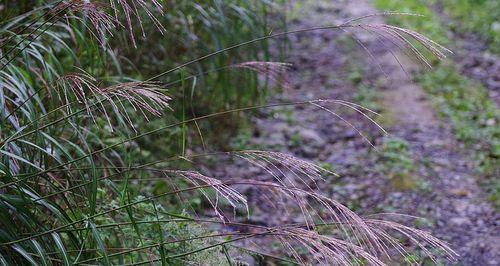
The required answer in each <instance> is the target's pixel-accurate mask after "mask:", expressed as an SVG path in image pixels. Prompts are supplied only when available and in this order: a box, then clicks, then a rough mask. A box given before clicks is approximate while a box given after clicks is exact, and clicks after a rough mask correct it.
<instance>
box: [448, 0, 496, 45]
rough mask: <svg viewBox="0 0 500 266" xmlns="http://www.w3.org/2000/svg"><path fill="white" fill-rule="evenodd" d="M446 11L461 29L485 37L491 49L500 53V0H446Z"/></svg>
mask: <svg viewBox="0 0 500 266" xmlns="http://www.w3.org/2000/svg"><path fill="white" fill-rule="evenodd" d="M441 5H442V6H443V8H444V12H445V13H446V14H448V15H449V16H450V17H451V18H454V19H455V20H456V21H459V22H457V23H456V24H457V25H450V27H456V28H458V29H459V30H462V31H467V32H471V33H476V34H479V35H481V36H482V37H484V38H485V39H486V41H487V44H488V47H489V49H490V50H491V51H492V52H494V53H496V54H500V2H499V1H497V0H444V1H442V3H441Z"/></svg>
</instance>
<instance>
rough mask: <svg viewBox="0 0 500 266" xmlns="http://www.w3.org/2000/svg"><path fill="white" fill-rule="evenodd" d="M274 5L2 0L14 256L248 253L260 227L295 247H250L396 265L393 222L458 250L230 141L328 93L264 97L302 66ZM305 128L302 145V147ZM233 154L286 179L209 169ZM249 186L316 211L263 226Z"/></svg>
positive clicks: (9, 247) (1, 68) (104, 260)
mask: <svg viewBox="0 0 500 266" xmlns="http://www.w3.org/2000/svg"><path fill="white" fill-rule="evenodd" d="M278 2H279V1H278ZM275 4H276V3H275V2H272V1H267V0H252V1H247V0H233V1H222V0H214V1H209V0H204V1H195V2H193V1H188V0H182V1H160V0H149V1H143V0H127V1H124V0H108V1H104V0H102V1H97V0H96V1H80V0H68V1H42V0H40V1H16V2H9V3H7V4H2V5H1V8H0V17H2V21H1V23H0V39H1V40H2V42H1V44H0V45H1V47H0V51H1V54H0V106H1V108H0V129H1V130H0V153H1V158H0V265H11V264H13V265H25V264H31V265H89V264H90V265H94V264H99V265H115V264H118V265H142V264H161V265H192V264H209V265H235V264H236V265H239V264H240V261H238V259H237V257H238V255H240V254H241V253H242V252H241V249H244V248H239V247H237V246H235V245H234V243H235V242H238V241H240V242H243V240H246V239H248V238H256V237H259V238H264V237H267V238H271V239H272V241H274V242H277V243H280V244H281V248H282V249H287V250H288V251H289V253H288V254H289V256H288V257H286V258H285V259H282V258H279V257H276V256H275V255H274V254H270V255H268V254H261V253H260V252H262V251H248V252H249V253H251V254H252V255H254V254H257V255H258V256H263V257H264V256H265V257H266V258H270V259H272V260H277V261H288V260H289V259H290V257H292V259H294V260H295V261H298V262H315V260H317V261H318V263H319V264H325V265H331V264H347V265H350V264H351V263H352V262H360V263H361V262H365V261H366V264H376V265H383V263H382V261H380V260H379V258H378V257H377V256H379V255H380V254H387V253H386V250H385V248H386V247H388V246H392V247H393V248H396V249H398V250H401V248H402V247H403V245H401V244H399V243H397V239H396V238H392V237H390V234H391V233H392V232H395V233H400V234H401V235H405V236H409V237H408V241H409V242H411V243H413V245H418V246H422V245H423V244H422V243H425V245H426V246H428V247H429V249H430V250H433V249H436V248H437V249H440V250H442V251H443V252H444V253H446V256H447V257H448V258H449V259H453V258H454V256H455V255H454V253H453V251H452V250H451V249H450V248H449V247H448V246H447V245H446V244H445V243H444V242H441V241H439V240H438V239H436V238H433V237H430V236H429V234H427V233H425V232H422V231H419V230H418V229H413V228H408V227H405V226H402V225H400V224H398V223H396V222H393V221H386V220H379V219H378V218H374V219H366V220H365V219H362V218H361V217H359V216H357V215H356V214H355V213H353V212H351V211H350V210H348V209H347V208H345V207H344V206H343V205H341V204H340V203H338V202H337V201H336V200H334V199H332V198H330V197H326V196H323V195H320V194H319V193H317V192H316V191H315V190H314V189H313V188H312V187H311V184H315V182H316V181H319V180H321V179H322V178H323V177H324V176H325V175H327V174H329V175H333V173H331V172H329V171H328V169H324V168H321V167H319V166H317V165H316V164H313V163H311V162H308V161H304V160H302V159H298V158H296V157H294V156H291V155H289V154H285V153H280V152H274V151H259V150H243V151H233V150H230V149H226V148H228V146H229V148H234V147H235V146H236V147H243V146H246V144H247V142H248V139H249V138H250V137H251V135H250V134H246V135H243V136H242V138H241V139H240V140H238V139H236V140H235V141H234V142H233V143H232V142H231V141H229V139H230V136H231V135H232V132H235V131H237V129H238V126H239V125H240V124H239V120H238V119H237V118H241V114H240V113H242V112H244V111H246V112H250V111H252V110H256V109H259V108H265V107H276V106H285V105H286V106H291V105H298V104H302V105H304V104H310V105H314V106H316V107H323V106H322V105H320V104H324V103H328V100H324V99H322V100H315V101H306V102H298V103H283V104H274V105H258V104H259V103H260V102H261V101H262V99H263V98H264V97H265V93H264V91H265V89H266V88H268V86H267V85H269V84H273V85H274V83H277V84H278V85H279V76H280V73H281V72H282V71H284V70H286V69H287V67H288V65H287V64H283V63H280V62H272V61H271V60H272V59H271V57H270V52H269V49H268V43H267V40H268V39H271V38H273V37H283V36H286V35H287V34H289V33H290V32H286V31H283V32H281V33H278V34H273V33H272V29H273V26H272V25H275V24H277V25H279V26H281V27H282V28H286V25H282V22H281V21H280V15H281V14H280V13H277V11H276V9H275V7H276V5H275ZM269 18H273V20H272V21H269V20H270V19H269ZM341 27H344V26H331V27H329V28H328V29H329V30H333V29H337V30H338V29H339V28H341ZM345 27H347V26H345ZM349 27H350V26H349ZM313 29H314V28H307V29H302V30H299V31H302V32H306V31H311V30H313ZM325 29H326V28H323V30H325ZM314 30H317V29H314ZM399 30H400V31H401V29H399ZM296 32H298V31H296ZM296 32H295V33H296ZM396 32H397V31H396ZM418 37H419V36H418V35H413V36H410V38H413V40H418ZM243 46H244V47H243ZM242 48H244V49H242ZM427 48H429V49H430V50H433V49H434V52H436V50H439V49H438V48H436V47H433V46H432V45H430V46H428V47H427ZM263 88H264V90H263ZM337 103H341V104H343V105H346V106H348V107H351V108H354V109H356V110H357V108H355V107H356V105H350V104H348V103H347V102H343V101H337ZM240 107H243V108H240ZM322 110H325V111H329V110H328V109H327V108H326V107H325V108H322ZM286 112H287V111H285V113H284V114H283V115H284V116H285V117H286V116H287V114H286ZM289 118H290V119H288V120H289V122H290V123H291V122H293V121H292V120H291V117H289ZM209 119H212V120H210V121H208V120H209ZM243 125H245V124H244V123H243ZM299 137H300V136H299ZM299 137H294V139H292V142H295V143H294V144H295V145H304V143H302V142H303V141H302V139H301V138H299ZM207 141H212V143H215V145H211V146H212V147H208V148H207V147H206V146H205V144H206V142H207ZM196 144H200V145H196ZM231 146H232V147H231ZM214 147H215V149H214ZM219 148H221V149H220V150H222V151H220V152H214V150H218V149H219ZM228 150H229V151H228ZM393 150H395V151H393ZM398 151H403V152H405V146H404V143H403V144H401V143H399V142H397V141H396V142H389V143H388V145H387V150H386V153H385V156H386V157H385V158H386V159H387V160H388V161H390V162H391V164H392V165H393V166H395V167H399V166H401V167H402V168H401V169H403V168H404V169H406V168H405V167H406V165H407V164H408V162H407V161H406V160H407V159H406V157H405V156H406V155H403V157H401V158H399V157H397V155H394V154H393V153H394V152H398ZM223 156H226V157H229V158H230V159H233V160H235V161H236V160H239V163H241V165H243V166H244V167H249V168H250V167H253V168H259V169H260V170H262V171H264V172H265V173H268V174H269V175H270V177H271V180H272V181H268V180H266V181H265V182H264V181H262V180H260V179H258V180H257V179H252V178H251V177H250V178H248V177H246V176H228V177H220V176H207V175H208V173H210V171H201V170H200V171H198V170H199V169H203V168H204V166H205V165H206V164H208V163H213V164H217V163H228V162H229V158H228V159H227V160H226V159H225V160H220V158H221V157H223ZM207 161H208V162H207ZM398 169H399V168H398ZM404 169H403V170H401V171H406V170H404ZM202 172H203V173H202ZM204 173H206V174H207V175H205V174H204ZM230 174H232V173H230ZM287 177H288V178H287ZM285 179H286V180H285ZM299 186H300V187H301V188H299ZM241 187H250V188H252V189H255V190H256V191H258V193H259V194H257V195H256V196H257V198H263V199H265V200H267V201H268V203H271V204H269V205H272V206H273V207H274V208H275V209H273V211H275V210H276V211H285V210H286V211H287V210H288V207H289V206H288V205H290V202H293V203H294V204H295V205H292V206H291V207H292V208H296V209H297V210H299V211H300V213H301V214H302V215H303V216H302V217H303V218H304V222H303V223H302V224H281V223H282V222H283V221H281V220H279V221H278V222H277V224H274V223H272V222H271V221H270V223H269V224H267V223H265V224H263V225H260V224H257V223H253V221H251V220H250V216H251V215H252V214H253V213H252V212H251V211H250V209H249V206H248V205H249V202H248V201H247V199H246V198H245V197H244V195H242V194H241V192H240V191H239V190H238V189H240V188H241ZM200 211H201V212H203V213H202V214H201V215H196V213H197V212H200ZM236 217H241V220H239V219H236ZM245 219H246V220H245ZM316 223H318V224H321V223H328V225H329V226H331V227H332V228H333V229H332V230H331V234H329V235H326V234H321V235H320V234H319V233H318V232H317V231H316V230H315V226H313V225H315V224H316ZM274 242H273V243H274ZM374 243H377V245H376V246H378V247H380V250H379V248H377V249H373V246H374V245H373V244H374ZM406 245H407V243H405V246H406ZM422 250H423V252H425V253H426V255H427V256H430V257H432V254H431V253H428V252H427V249H422ZM290 254H291V255H290ZM303 254H306V255H308V257H310V258H305V256H303ZM235 257H236V259H235Z"/></svg>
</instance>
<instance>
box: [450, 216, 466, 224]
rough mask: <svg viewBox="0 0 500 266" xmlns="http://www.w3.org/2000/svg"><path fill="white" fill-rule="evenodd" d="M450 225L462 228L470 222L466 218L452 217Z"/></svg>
mask: <svg viewBox="0 0 500 266" xmlns="http://www.w3.org/2000/svg"><path fill="white" fill-rule="evenodd" d="M450 223H451V224H453V225H456V226H463V225H466V224H470V221H469V219H468V218H466V217H453V218H451V219H450Z"/></svg>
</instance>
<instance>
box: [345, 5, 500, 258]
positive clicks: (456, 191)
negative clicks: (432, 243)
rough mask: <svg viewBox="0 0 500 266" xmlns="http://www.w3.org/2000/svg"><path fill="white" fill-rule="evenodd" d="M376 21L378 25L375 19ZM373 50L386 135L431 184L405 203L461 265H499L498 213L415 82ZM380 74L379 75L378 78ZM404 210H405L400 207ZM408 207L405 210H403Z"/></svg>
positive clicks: (361, 9)
mask: <svg viewBox="0 0 500 266" xmlns="http://www.w3.org/2000/svg"><path fill="white" fill-rule="evenodd" d="M346 12H347V13H351V14H353V15H355V16H359V15H366V14H370V13H374V12H376V10H375V9H374V8H373V7H372V6H371V5H370V2H369V1H366V0H356V1H350V4H349V5H347V8H346ZM378 20H379V21H377V22H382V21H380V19H378ZM373 38H374V37H372V39H370V37H366V38H365V39H366V40H365V42H366V43H368V44H367V45H368V47H376V46H377V42H375V40H374V39H373ZM373 50H375V51H377V52H376V54H375V56H376V57H377V58H381V60H380V61H381V64H382V67H383V69H384V71H385V72H386V73H387V74H388V76H389V79H385V82H383V86H382V87H383V88H384V90H383V92H382V94H383V104H384V105H385V106H387V109H388V111H389V112H390V113H393V114H397V115H393V117H396V120H397V121H396V123H395V126H394V127H393V128H392V130H391V133H392V134H394V135H396V136H398V137H401V138H403V139H405V140H408V141H410V147H411V151H412V154H413V156H414V157H415V160H416V161H417V162H424V161H427V162H429V163H428V164H427V165H426V166H425V167H422V169H421V171H422V172H424V173H425V172H427V173H425V174H424V176H426V177H427V178H428V180H429V181H430V184H431V186H432V191H431V192H430V194H429V195H419V196H418V197H419V198H418V199H415V200H412V199H411V197H410V198H408V199H407V200H405V201H406V203H405V204H408V205H413V206H414V207H413V208H412V209H413V210H417V211H418V212H419V213H422V212H421V211H419V210H418V209H420V210H422V209H426V210H427V215H424V217H428V218H431V219H433V220H435V225H434V226H433V228H432V230H433V231H434V232H435V233H436V234H439V235H440V236H441V237H442V238H444V239H447V240H448V241H450V243H451V244H452V245H453V246H454V248H455V249H456V250H457V251H458V252H459V253H460V254H461V256H462V258H461V259H460V262H461V263H463V264H466V265H498V264H499V263H500V260H499V259H500V257H499V256H500V248H499V246H498V244H497V243H498V241H500V234H499V230H498V227H497V226H498V224H497V223H498V218H499V217H498V215H497V214H496V213H495V210H494V209H493V208H492V207H491V206H490V204H489V203H488V202H487V200H486V196H485V194H484V192H483V191H482V190H481V188H480V187H479V186H478V185H477V184H476V178H475V177H474V176H473V169H470V167H468V165H467V158H468V157H467V155H466V154H465V153H464V151H462V150H460V148H459V147H460V146H461V145H460V143H457V141H456V140H455V138H454V137H453V135H452V133H451V130H450V128H449V127H447V126H446V125H445V123H446V122H445V121H440V120H438V119H437V118H436V116H435V115H434V112H433V111H432V108H431V105H430V104H429V102H428V101H427V100H426V98H427V96H426V95H425V93H424V92H423V90H422V88H420V87H419V86H418V85H416V84H412V83H411V82H409V81H408V78H407V77H406V74H405V73H404V71H403V70H402V69H401V67H400V65H399V63H398V62H397V61H396V60H394V59H393V57H392V55H391V54H390V53H388V52H387V51H386V52H383V51H382V52H380V51H379V50H380V49H376V48H374V49H373ZM397 56H398V57H399V58H404V56H403V55H402V53H399V54H397ZM402 61H403V62H402V63H403V65H404V66H405V68H407V71H408V70H409V71H410V72H411V71H412V70H416V69H418V66H416V65H415V64H414V63H412V62H410V61H408V60H402ZM379 75H380V74H379ZM401 207H403V208H404V206H401ZM405 209H408V208H405Z"/></svg>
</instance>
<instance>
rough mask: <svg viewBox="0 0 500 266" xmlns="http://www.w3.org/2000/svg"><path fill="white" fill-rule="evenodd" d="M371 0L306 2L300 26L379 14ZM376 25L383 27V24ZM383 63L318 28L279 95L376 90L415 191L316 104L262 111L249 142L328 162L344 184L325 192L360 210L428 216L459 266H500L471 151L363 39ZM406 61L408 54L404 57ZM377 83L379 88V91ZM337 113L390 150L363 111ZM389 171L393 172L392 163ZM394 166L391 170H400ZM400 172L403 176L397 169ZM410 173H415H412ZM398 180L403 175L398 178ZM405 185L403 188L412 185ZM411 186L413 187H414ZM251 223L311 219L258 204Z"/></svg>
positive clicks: (222, 171) (296, 55) (224, 170)
mask: <svg viewBox="0 0 500 266" xmlns="http://www.w3.org/2000/svg"><path fill="white" fill-rule="evenodd" d="M374 12H376V10H375V9H374V8H373V5H372V4H371V3H370V2H369V1H367V0H350V1H348V0H336V1H328V0H324V1H304V2H302V4H301V9H300V12H297V11H294V12H292V21H291V23H290V25H289V27H290V28H291V29H295V28H305V27H312V26H318V25H325V24H337V23H339V22H340V21H342V20H344V19H346V18H350V17H355V16H361V15H366V14H370V13H374ZM376 22H382V20H381V19H380V18H378V19H377V21H376ZM357 37H358V38H359V40H361V41H362V42H363V43H364V44H365V45H366V46H367V48H368V49H369V50H370V51H372V54H373V56H374V57H375V58H377V60H376V62H378V64H380V65H381V67H382V69H383V71H384V72H385V73H386V74H387V75H388V76H389V78H386V77H385V75H384V73H383V72H382V71H380V69H379V68H378V67H377V63H375V62H373V60H370V56H368V55H367V54H366V53H365V52H364V51H363V49H361V48H359V47H356V51H354V50H353V48H352V47H351V46H350V45H347V44H349V43H350V44H351V45H352V43H353V42H349V40H348V38H346V36H345V35H342V32H334V31H315V32H308V33H305V34H301V35H294V36H290V42H291V44H292V49H291V51H290V53H289V55H288V58H287V60H286V61H287V62H290V63H292V64H293V65H294V68H293V70H292V71H291V73H290V74H289V76H290V84H291V88H290V89H288V90H286V91H284V92H283V93H282V94H279V95H276V96H274V97H273V99H272V101H273V102H280V101H287V102H289V101H303V100H305V99H318V98H335V99H343V100H348V101H356V100H357V97H358V93H357V88H356V87H357V85H355V84H353V82H352V80H353V79H361V80H358V81H356V84H367V86H368V87H369V89H373V90H375V89H377V88H376V87H378V88H379V89H378V90H379V91H378V92H377V95H378V97H377V98H378V100H377V101H378V103H377V104H379V105H381V106H382V107H383V108H382V112H383V115H385V116H388V117H391V118H392V120H393V121H392V122H391V123H390V125H391V126H390V128H388V130H389V131H390V134H391V136H392V137H399V138H401V139H403V140H405V141H406V142H408V143H409V148H408V151H407V154H408V155H407V156H408V157H409V158H408V160H410V161H411V164H413V165H412V166H411V168H412V170H411V171H409V172H408V173H409V174H410V175H411V178H410V179H411V182H410V185H403V188H401V186H397V185H395V183H394V177H395V176H397V174H398V172H397V171H394V169H393V170H391V171H389V172H390V173H391V175H392V176H388V174H387V173H388V172H387V171H385V170H384V169H381V168H380V165H389V163H388V160H387V159H384V157H383V156H381V154H380V153H378V152H376V151H375V150H374V149H373V148H372V147H371V146H370V145H369V144H368V143H367V141H366V140H364V139H363V138H362V137H360V136H359V135H358V134H357V132H356V130H354V129H353V128H351V127H349V126H346V124H345V123H343V122H342V121H339V119H336V118H335V117H333V116H332V115H331V114H330V113H327V112H321V111H320V110H318V108H315V107H314V106H297V107H287V108H277V109H274V110H272V111H263V112H262V113H260V115H259V116H258V117H256V118H255V119H254V122H255V130H254V132H253V134H252V137H251V138H250V139H249V143H247V144H248V146H257V147H259V148H260V149H267V150H277V151H282V152H288V153H291V154H294V155H295V156H297V157H300V158H304V159H307V160H310V161H313V162H318V163H326V164H328V165H330V166H331V167H332V168H333V169H334V170H335V171H336V172H337V173H339V174H340V177H339V178H331V179H329V180H327V182H326V183H325V184H322V185H320V186H319V189H320V190H321V192H322V193H323V194H325V195H327V196H331V197H333V198H335V199H337V200H339V201H341V202H343V203H345V204H346V205H347V206H348V207H350V208H351V209H354V210H355V211H357V212H358V213H361V214H372V213H376V212H398V213H404V214H411V215H416V216H420V217H423V218H426V219H427V222H424V223H422V222H420V221H415V222H414V224H410V225H412V226H418V227H421V228H424V229H427V230H430V231H432V233H433V234H435V235H436V236H438V237H440V238H442V239H444V240H446V241H449V242H450V244H451V246H452V247H453V248H454V249H456V251H457V252H458V253H460V255H461V258H460V262H459V265H498V264H500V250H499V245H498V243H499V242H500V236H499V230H497V229H498V227H497V226H498V224H497V223H498V220H499V218H500V217H499V216H498V215H497V214H496V213H495V211H494V209H493V208H492V207H491V206H490V205H489V203H488V202H487V200H486V198H485V195H484V193H483V191H482V190H481V189H480V188H479V187H478V185H477V184H476V182H475V177H474V176H473V174H472V173H473V169H470V165H471V164H470V163H468V160H467V158H468V157H467V155H466V154H465V153H464V151H462V150H461V149H460V145H459V143H457V141H456V140H455V138H454V137H453V135H452V133H451V129H450V128H449V127H448V126H446V122H443V121H441V120H439V119H438V118H437V116H436V115H435V114H434V111H433V109H432V106H431V104H430V103H429V102H428V101H427V97H428V96H427V95H426V94H425V92H424V91H423V90H422V89H421V88H420V87H419V86H418V85H416V84H413V83H411V82H410V81H409V79H408V77H407V76H406V74H405V72H404V71H403V70H402V69H401V68H400V66H399V64H398V63H397V61H395V60H394V58H393V56H392V55H391V53H390V52H389V51H387V50H386V49H383V47H380V43H379V42H378V41H377V40H376V37H374V36H373V35H370V34H366V33H359V34H358V35H357ZM401 58H403V57H401ZM403 64H405V66H406V70H407V71H410V72H411V71H414V70H417V69H418V67H416V66H415V65H414V63H412V62H411V61H408V60H404V62H403ZM353 66H356V67H357V68H360V69H361V70H362V71H363V73H364V74H365V77H355V78H353V77H352V75H351V74H352V73H350V72H348V71H347V70H348V69H352V67H353ZM371 86H372V87H371ZM331 108H337V109H333V110H335V112H336V113H338V114H340V115H341V116H342V117H343V118H344V119H346V120H347V121H349V122H351V123H353V125H354V126H355V127H356V128H357V129H359V130H361V131H363V132H365V133H366V136H367V138H368V139H369V140H370V141H372V142H373V143H374V144H375V145H376V146H377V147H379V148H382V149H383V143H384V134H382V132H380V131H379V130H377V127H376V126H375V125H374V124H373V123H371V122H370V121H368V120H367V119H364V118H363V117H362V116H360V115H359V114H355V113H353V112H348V111H346V110H345V108H339V107H335V106H331ZM219 165H224V166H218V167H215V169H212V172H213V174H214V175H216V176H241V177H245V176H248V177H250V176H251V177H255V176H256V175H259V174H262V170H260V169H258V168H248V167H242V166H241V165H234V164H233V165H230V164H219ZM388 167H392V168H394V166H391V165H389V166H388ZM392 168H391V169H392ZM398 171H399V170H398ZM408 173H406V174H408ZM393 174H394V175H393ZM405 182H406V181H404V182H403V183H405ZM406 183H407V182H406ZM244 193H245V194H246V195H247V196H248V197H249V200H250V201H251V202H254V203H256V204H255V205H257V206H259V204H260V203H259V202H260V201H259V198H258V194H256V193H254V191H253V190H252V188H251V187H248V188H245V189H244ZM251 219H252V220H251V221H249V222H253V223H257V224H276V223H280V222H286V223H291V222H303V221H302V220H301V216H300V215H295V216H294V215H293V214H292V215H280V216H279V217H274V216H272V215H270V214H269V213H267V209H266V206H260V208H259V207H256V209H255V211H254V212H253V215H252V216H251Z"/></svg>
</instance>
